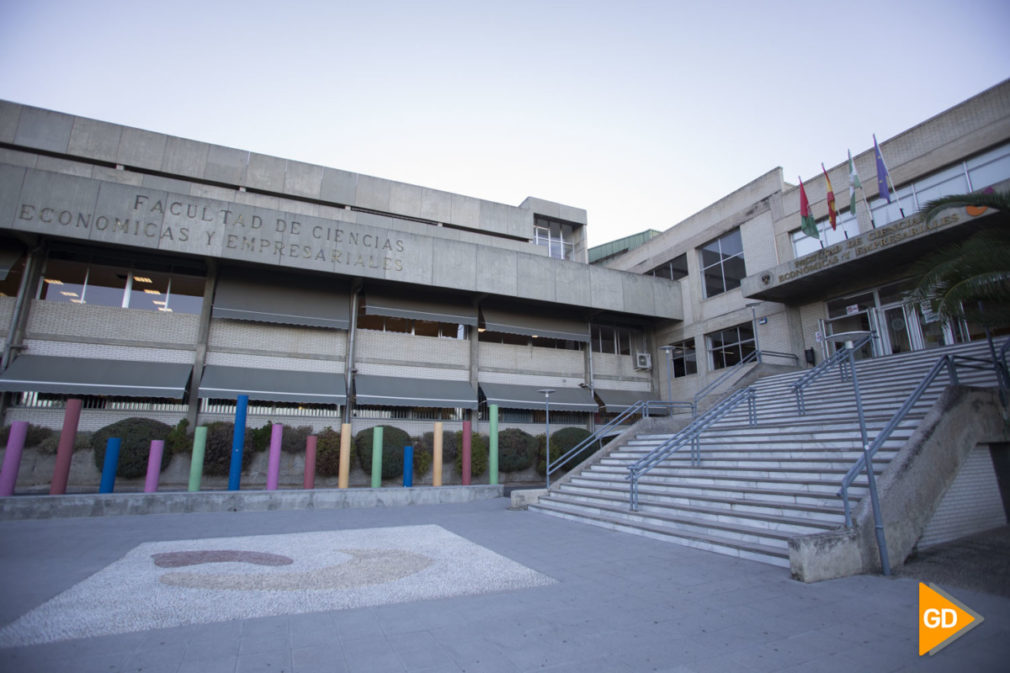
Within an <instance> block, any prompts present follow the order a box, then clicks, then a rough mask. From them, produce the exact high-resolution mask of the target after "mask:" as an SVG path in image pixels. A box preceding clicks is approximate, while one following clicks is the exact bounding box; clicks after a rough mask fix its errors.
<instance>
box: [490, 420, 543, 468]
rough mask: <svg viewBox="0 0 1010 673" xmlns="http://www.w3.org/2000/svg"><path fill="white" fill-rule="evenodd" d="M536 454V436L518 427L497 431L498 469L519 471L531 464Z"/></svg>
mask: <svg viewBox="0 0 1010 673" xmlns="http://www.w3.org/2000/svg"><path fill="white" fill-rule="evenodd" d="M536 455H537V438H536V437H534V436H533V435H531V434H530V433H528V432H525V431H524V430H520V429H519V428H508V429H507V430H502V431H501V432H499V433H498V470H499V471H500V472H521V471H522V470H525V469H526V468H528V467H529V466H530V465H532V464H533V460H534V459H535V458H536Z"/></svg>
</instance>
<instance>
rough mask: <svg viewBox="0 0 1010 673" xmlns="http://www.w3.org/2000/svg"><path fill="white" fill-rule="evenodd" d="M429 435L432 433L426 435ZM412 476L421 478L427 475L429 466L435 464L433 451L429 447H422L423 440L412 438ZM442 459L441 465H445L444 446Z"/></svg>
mask: <svg viewBox="0 0 1010 673" xmlns="http://www.w3.org/2000/svg"><path fill="white" fill-rule="evenodd" d="M428 434H429V435H431V434H432V433H430V432H429V433H428ZM413 446H414V475H415V476H418V477H421V476H424V475H425V474H427V472H428V470H430V469H431V464H432V463H433V462H435V453H434V449H432V448H431V447H426V446H425V445H424V439H423V438H421V437H414V445H413ZM442 451H443V457H442V464H443V465H444V464H445V457H444V451H445V448H444V445H443V449H442Z"/></svg>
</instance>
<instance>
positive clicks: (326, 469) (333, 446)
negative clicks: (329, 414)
mask: <svg viewBox="0 0 1010 673" xmlns="http://www.w3.org/2000/svg"><path fill="white" fill-rule="evenodd" d="M317 437H318V439H316V474H318V475H319V476H321V477H336V476H339V475H340V433H339V432H337V431H336V430H334V429H333V428H329V427H327V428H324V429H323V431H322V432H320V433H319V435H318V436H317Z"/></svg>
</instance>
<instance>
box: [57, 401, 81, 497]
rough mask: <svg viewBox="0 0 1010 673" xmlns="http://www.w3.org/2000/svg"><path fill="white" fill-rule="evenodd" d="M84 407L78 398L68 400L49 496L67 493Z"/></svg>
mask: <svg viewBox="0 0 1010 673" xmlns="http://www.w3.org/2000/svg"><path fill="white" fill-rule="evenodd" d="M83 407H84V402H82V401H81V400H80V399H78V398H76V397H72V398H70V399H69V400H67V410H66V411H65V412H64V413H63V431H62V432H60V443H59V444H58V445H57V447H56V465H55V466H53V481H52V483H51V484H50V485H49V495H63V494H64V493H66V492H67V482H68V481H69V480H70V461H71V460H72V459H73V457H74V439H76V438H77V425H78V423H80V421H81V409H82V408H83Z"/></svg>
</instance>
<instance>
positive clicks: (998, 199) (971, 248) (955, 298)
mask: <svg viewBox="0 0 1010 673" xmlns="http://www.w3.org/2000/svg"><path fill="white" fill-rule="evenodd" d="M948 208H968V209H969V212H972V211H975V212H973V213H972V214H981V213H982V212H984V211H985V210H988V209H992V210H996V211H998V212H999V214H998V220H997V222H996V225H997V226H995V227H992V228H988V229H985V230H983V231H980V232H978V233H976V234H973V235H972V236H970V237H969V238H967V239H965V240H964V241H963V242H961V243H955V244H952V245H950V246H948V247H946V248H944V249H943V250H939V251H937V252H936V253H934V254H932V255H929V256H927V257H924V258H923V259H921V260H919V261H918V262H917V263H916V264H915V265H913V267H912V275H913V277H914V278H915V279H916V280H915V286H914V288H913V289H912V290H911V291H910V292H909V294H908V298H909V299H910V300H912V301H916V302H928V303H929V305H930V307H931V308H932V310H933V312H934V313H936V315H937V316H938V317H939V318H940V319H942V320H954V319H958V318H964V319H967V320H970V321H972V322H976V323H978V324H980V325H983V326H984V327H987V328H1003V327H1010V192H992V191H989V192H974V193H971V194H955V195H952V196H945V197H943V198H940V199H936V200H933V201H930V202H929V203H927V204H926V206H925V208H923V211H922V212H923V217H924V218H925V220H926V222H929V221H931V220H933V219H934V218H936V217H937V216H938V215H939V214H940V213H941V212H943V211H944V210H946V209H948Z"/></svg>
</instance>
